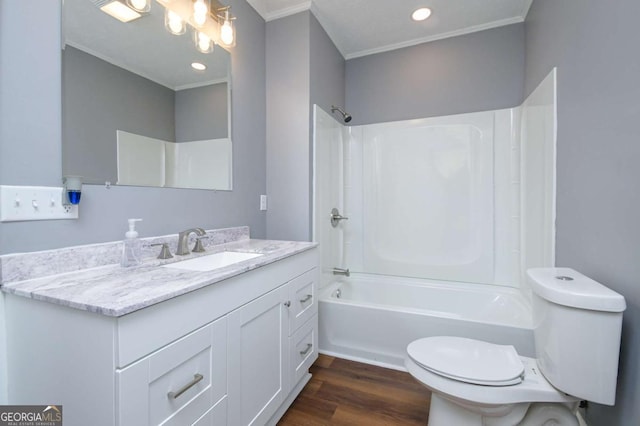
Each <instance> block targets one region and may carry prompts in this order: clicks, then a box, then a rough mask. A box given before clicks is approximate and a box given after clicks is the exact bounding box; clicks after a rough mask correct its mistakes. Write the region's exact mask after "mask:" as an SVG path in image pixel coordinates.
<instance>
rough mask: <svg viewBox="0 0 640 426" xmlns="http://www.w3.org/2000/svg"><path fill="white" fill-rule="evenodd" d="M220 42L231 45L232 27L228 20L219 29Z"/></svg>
mask: <svg viewBox="0 0 640 426" xmlns="http://www.w3.org/2000/svg"><path fill="white" fill-rule="evenodd" d="M220 40H222V42H223V43H224V44H226V45H230V44H233V26H232V25H231V21H230V20H228V19H226V20H225V21H224V24H222V27H221V28H220Z"/></svg>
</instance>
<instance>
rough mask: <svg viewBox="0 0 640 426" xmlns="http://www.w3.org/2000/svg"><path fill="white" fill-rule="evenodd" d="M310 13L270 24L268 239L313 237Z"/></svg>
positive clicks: (268, 24) (268, 68)
mask: <svg viewBox="0 0 640 426" xmlns="http://www.w3.org/2000/svg"><path fill="white" fill-rule="evenodd" d="M309 15H310V13H309V12H302V13H298V14H296V15H293V16H288V17H286V18H282V19H278V20H275V21H271V22H268V23H267V38H266V40H267V195H268V196H269V210H268V212H267V237H269V238H273V239H284V240H307V239H308V238H309V221H308V217H309V200H310V194H309V162H308V161H307V160H308V158H309V124H308V123H309V79H310V74H309V73H310V71H309V67H310V64H309V55H310V53H309V49H310V48H309Z"/></svg>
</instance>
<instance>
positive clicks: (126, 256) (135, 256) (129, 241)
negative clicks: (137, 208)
mask: <svg viewBox="0 0 640 426" xmlns="http://www.w3.org/2000/svg"><path fill="white" fill-rule="evenodd" d="M141 220H142V219H129V220H128V222H129V231H127V233H126V234H125V239H124V247H123V248H122V262H121V263H120V264H121V265H122V266H123V267H125V268H128V267H130V266H137V265H140V264H141V263H142V243H141V242H140V240H139V239H138V231H136V222H140V221H141Z"/></svg>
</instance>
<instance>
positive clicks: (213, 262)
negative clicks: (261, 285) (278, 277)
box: [163, 251, 262, 272]
mask: <svg viewBox="0 0 640 426" xmlns="http://www.w3.org/2000/svg"><path fill="white" fill-rule="evenodd" d="M260 256H262V254H260V253H241V252H236V251H223V252H220V253H216V254H210V255H209V256H202V257H196V258H195V259H189V260H183V261H182V262H176V263H170V264H168V265H163V267H164V268H174V269H184V270H187V271H196V272H207V271H213V270H214V269H218V268H224V267H225V266H229V265H233V264H234V263H239V262H243V261H245V260H249V259H254V258H256V257H260Z"/></svg>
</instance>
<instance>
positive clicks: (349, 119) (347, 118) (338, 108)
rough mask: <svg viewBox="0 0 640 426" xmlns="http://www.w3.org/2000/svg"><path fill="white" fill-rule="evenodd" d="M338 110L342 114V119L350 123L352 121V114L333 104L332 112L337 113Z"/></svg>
mask: <svg viewBox="0 0 640 426" xmlns="http://www.w3.org/2000/svg"><path fill="white" fill-rule="evenodd" d="M336 111H338V112H339V113H340V114H342V119H343V120H344V122H345V123H348V122H350V121H351V118H352V117H351V114H347V113H346V112H344V110H343V109H342V108H340V107H337V106H335V105H331V114H333V113H335V112H336Z"/></svg>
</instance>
